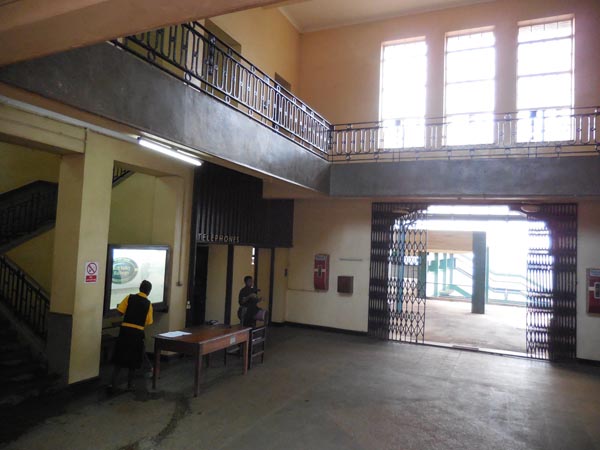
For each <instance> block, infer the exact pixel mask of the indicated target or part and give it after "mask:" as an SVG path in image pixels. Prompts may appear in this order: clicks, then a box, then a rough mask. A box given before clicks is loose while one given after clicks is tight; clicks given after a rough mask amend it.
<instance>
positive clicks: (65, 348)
mask: <svg viewBox="0 0 600 450" xmlns="http://www.w3.org/2000/svg"><path fill="white" fill-rule="evenodd" d="M94 141H95V137H94V136H93V135H92V136H91V137H90V139H88V141H87V145H86V151H85V154H84V155H65V156H63V157H62V160H61V166H60V175H59V188H58V206H57V211H56V229H55V241H54V259H53V267H54V270H53V274H52V292H51V300H50V315H49V319H48V359H49V365H50V369H51V370H52V371H55V372H57V373H60V374H62V375H63V380H64V381H65V382H66V383H69V384H70V383H75V382H77V381H81V380H85V379H89V378H93V377H95V376H97V375H98V373H99V363H100V341H101V334H102V315H103V304H104V280H105V274H106V248H107V244H108V228H109V222H110V198H111V193H112V192H111V190H112V167H113V161H112V158H110V157H107V156H106V155H104V154H103V152H102V149H101V148H100V146H99V145H98V144H97V143H95V142H94ZM87 262H95V263H97V265H98V271H97V280H96V282H95V283H86V279H85V264H86V263H87Z"/></svg>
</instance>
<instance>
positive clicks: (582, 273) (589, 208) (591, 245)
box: [577, 201, 600, 361]
mask: <svg viewBox="0 0 600 450" xmlns="http://www.w3.org/2000/svg"><path fill="white" fill-rule="evenodd" d="M578 215H579V217H578V222H579V223H578V230H577V281H578V283H577V357H578V358H583V359H593V360H596V361H598V360H600V315H598V314H596V315H593V314H592V315H590V314H588V313H587V296H588V292H587V280H586V269H588V268H599V267H600V202H597V201H596V202H584V203H580V204H579V214H578Z"/></svg>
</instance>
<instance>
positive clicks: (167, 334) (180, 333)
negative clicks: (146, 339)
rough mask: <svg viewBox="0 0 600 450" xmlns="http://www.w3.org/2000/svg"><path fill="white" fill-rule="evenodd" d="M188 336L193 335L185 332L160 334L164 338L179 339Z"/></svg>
mask: <svg viewBox="0 0 600 450" xmlns="http://www.w3.org/2000/svg"><path fill="white" fill-rule="evenodd" d="M187 334H192V333H187V332H185V331H168V332H167V333H162V334H159V336H162V337H179V336H185V335H187Z"/></svg>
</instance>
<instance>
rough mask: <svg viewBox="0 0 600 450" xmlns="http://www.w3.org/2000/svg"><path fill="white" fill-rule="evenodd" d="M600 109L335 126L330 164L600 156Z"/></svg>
mask: <svg viewBox="0 0 600 450" xmlns="http://www.w3.org/2000/svg"><path fill="white" fill-rule="evenodd" d="M598 125H600V108H598V107H588V108H573V109H565V108H547V109H538V110H526V111H519V112H517V113H508V114H500V115H499V114H482V113H473V114H460V115H454V116H446V117H443V118H434V119H429V118H428V119H425V118H405V119H396V120H388V121H384V122H363V123H354V124H339V125H334V126H333V129H332V132H331V147H330V160H332V161H333V162H336V161H348V160H352V161H376V160H380V161H396V160H398V161H399V160H418V159H471V158H533V157H559V156H585V155H592V154H594V155H598V154H600V133H599V132H598Z"/></svg>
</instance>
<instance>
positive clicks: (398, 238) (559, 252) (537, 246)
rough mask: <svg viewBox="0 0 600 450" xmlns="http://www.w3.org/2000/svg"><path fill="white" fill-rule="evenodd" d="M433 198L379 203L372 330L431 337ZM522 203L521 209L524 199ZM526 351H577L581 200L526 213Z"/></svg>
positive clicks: (570, 355)
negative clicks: (428, 226)
mask: <svg viewBox="0 0 600 450" xmlns="http://www.w3.org/2000/svg"><path fill="white" fill-rule="evenodd" d="M426 209H427V205H422V204H400V203H374V204H373V207H372V223H371V266H370V285H369V324H368V330H369V335H371V336H374V337H378V338H381V339H386V340H394V341H403V342H417V343H419V342H420V343H422V342H423V341H424V334H425V304H426V298H425V297H426V295H425V286H426V271H427V267H426V260H427V231H426V230H424V229H419V228H418V226H419V225H420V224H423V223H424V221H425V220H426ZM515 209H519V208H518V207H517V208H515ZM527 219H528V221H529V256H528V262H527V324H526V348H527V355H528V356H529V357H532V358H537V359H549V360H569V359H574V358H576V301H577V300H576V288H577V205H575V204H547V205H540V206H539V211H537V212H535V213H529V214H528V215H527Z"/></svg>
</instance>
